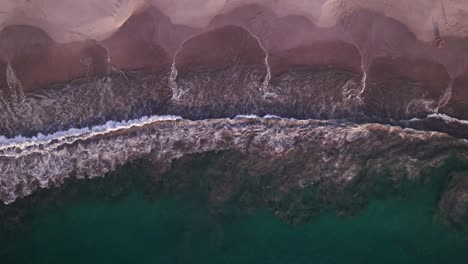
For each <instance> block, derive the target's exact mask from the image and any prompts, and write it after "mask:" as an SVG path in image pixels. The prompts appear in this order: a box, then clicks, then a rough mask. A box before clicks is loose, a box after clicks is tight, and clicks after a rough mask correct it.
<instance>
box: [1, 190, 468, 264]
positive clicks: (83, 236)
mask: <svg viewBox="0 0 468 264" xmlns="http://www.w3.org/2000/svg"><path fill="white" fill-rule="evenodd" d="M84 184H93V181H89V183H84ZM435 195H436V194H435V193H434V192H433V191H432V188H427V189H426V190H420V191H417V192H413V193H412V194H411V195H409V196H405V198H401V197H400V198H394V199H387V200H378V201H374V202H373V203H371V204H370V206H369V207H368V209H367V210H365V211H363V212H362V213H361V214H358V215H356V216H353V217H341V216H337V215H336V214H333V213H326V214H323V215H321V216H319V217H318V218H316V219H314V220H313V221H311V222H309V223H307V224H303V225H299V226H290V225H287V224H285V223H282V222H280V221H279V220H278V219H276V218H275V217H274V216H273V215H272V214H271V213H270V212H269V211H267V210H258V211H256V212H254V213H252V214H245V215H242V216H238V217H236V218H234V219H225V218H221V217H216V216H213V215H212V214H210V212H209V210H208V209H207V208H206V206H205V205H204V204H203V203H202V202H197V201H195V200H193V199H189V198H187V199H184V198H180V197H179V198H177V199H176V198H174V197H171V196H166V197H163V198H160V199H156V201H150V200H149V199H145V198H144V195H143V194H142V192H140V191H137V190H134V191H131V192H128V193H127V194H125V195H124V196H123V197H120V198H119V199H117V200H116V201H111V202H109V201H104V200H103V199H98V198H96V197H95V196H94V195H89V193H88V192H83V193H82V194H80V195H79V196H78V197H79V198H77V199H72V200H70V201H67V202H65V204H63V205H61V206H39V207H37V208H36V209H34V210H33V211H34V212H33V213H32V214H33V216H34V217H32V218H31V219H30V220H28V221H27V222H26V223H25V226H24V228H23V229H22V231H20V232H19V233H17V234H15V235H14V236H9V237H8V238H6V237H4V238H3V239H2V241H1V242H0V257H1V258H0V259H1V263H5V264H10V263H24V264H26V263H28V264H31V263H44V264H54V263H58V264H65V263H67V264H73V263H99V264H105V263H113V264H116V263H158V264H159V263H288V264H289V263H346V264H350V263H359V264H363V263H412V264H415V263H424V264H428V263H450V264H457V263H460V264H466V263H468V238H467V237H466V236H464V235H462V234H460V233H458V232H456V231H455V230H453V229H450V228H448V227H446V226H442V225H440V224H438V223H436V222H434V221H433V210H434V197H435Z"/></svg>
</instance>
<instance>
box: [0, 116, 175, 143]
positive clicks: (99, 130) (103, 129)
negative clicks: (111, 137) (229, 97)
mask: <svg viewBox="0 0 468 264" xmlns="http://www.w3.org/2000/svg"><path fill="white" fill-rule="evenodd" d="M181 119H182V117H180V116H172V115H164V116H150V117H148V116H143V117H141V118H138V119H133V120H128V121H120V122H117V121H108V122H106V123H105V124H103V125H98V126H93V127H91V128H71V129H68V130H66V131H58V132H55V133H52V134H47V135H44V134H42V133H38V134H37V135H36V136H33V137H24V136H21V135H20V136H16V137H14V138H6V137H5V136H0V150H4V149H7V148H12V147H15V148H20V149H24V148H26V147H29V146H32V145H39V144H48V143H51V142H52V141H54V140H57V141H67V142H68V143H70V142H69V140H66V139H72V141H76V140H78V139H85V138H90V137H93V136H96V135H102V134H107V133H110V132H114V131H118V130H123V129H129V128H132V127H141V126H144V125H147V124H150V123H154V122H158V121H174V120H181Z"/></svg>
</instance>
